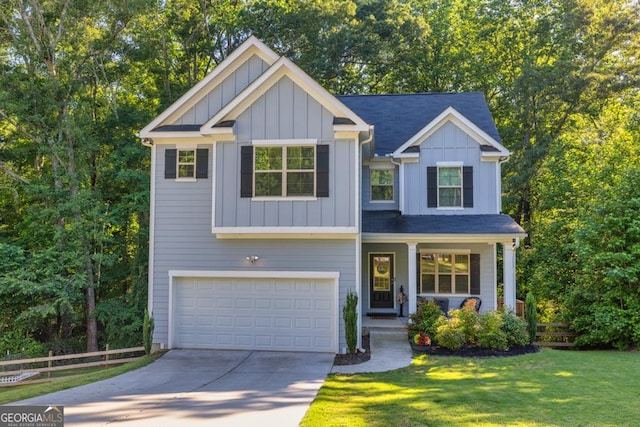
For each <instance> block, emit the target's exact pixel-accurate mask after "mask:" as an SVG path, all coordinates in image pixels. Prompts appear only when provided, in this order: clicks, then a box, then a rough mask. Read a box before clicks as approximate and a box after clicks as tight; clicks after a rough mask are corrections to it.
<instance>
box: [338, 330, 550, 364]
mask: <svg viewBox="0 0 640 427" xmlns="http://www.w3.org/2000/svg"><path fill="white" fill-rule="evenodd" d="M411 347H412V349H413V351H414V353H419V354H430V355H433V356H458V357H507V356H520V355H522V354H529V353H538V352H539V351H540V347H538V346H536V345H531V344H528V345H523V346H517V347H511V348H510V349H509V350H507V351H500V350H490V349H488V348H481V347H465V348H461V349H460V350H449V349H447V348H444V347H438V346H431V347H422V348H419V347H416V346H414V345H413V344H412V345H411ZM362 348H363V350H364V353H362V352H356V353H354V354H336V356H335V359H334V360H333V364H334V365H336V366H343V365H357V364H359V363H364V362H366V361H367V360H369V359H371V347H370V345H369V335H363V336H362Z"/></svg>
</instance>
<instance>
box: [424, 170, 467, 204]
mask: <svg viewBox="0 0 640 427" xmlns="http://www.w3.org/2000/svg"><path fill="white" fill-rule="evenodd" d="M427 207H429V208H442V209H461V208H472V207H473V167H472V166H463V165H462V163H458V162H440V163H438V165H437V166H429V167H427Z"/></svg>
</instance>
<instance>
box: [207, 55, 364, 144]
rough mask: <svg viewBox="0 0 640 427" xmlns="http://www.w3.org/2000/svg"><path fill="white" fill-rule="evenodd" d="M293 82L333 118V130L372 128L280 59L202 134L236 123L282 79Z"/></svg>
mask: <svg viewBox="0 0 640 427" xmlns="http://www.w3.org/2000/svg"><path fill="white" fill-rule="evenodd" d="M285 76H286V77H288V78H290V79H291V80H292V81H293V82H294V83H295V84H296V85H298V86H299V87H301V88H302V89H303V90H304V91H305V92H307V93H308V94H309V95H310V96H311V97H313V98H314V99H315V100H316V101H318V102H319V103H320V104H321V105H322V106H323V107H325V108H326V109H327V110H329V111H330V112H331V114H333V115H334V118H336V119H338V120H335V119H334V126H339V127H341V128H344V129H345V130H347V129H350V130H354V131H359V132H366V131H368V130H369V124H367V123H366V122H365V121H363V120H362V118H360V117H359V116H358V115H356V114H355V113H354V112H353V111H351V110H350V109H349V108H348V107H347V106H346V105H345V104H344V103H342V102H340V100H339V99H338V98H337V97H335V96H334V95H332V94H331V93H329V92H328V91H327V90H326V89H325V88H324V87H322V86H321V85H320V84H319V83H318V82H316V81H315V80H314V79H312V78H311V77H309V75H308V74H307V73H305V72H304V71H303V70H302V69H300V68H299V67H298V66H297V65H296V64H294V63H293V62H292V61H291V60H289V59H287V58H285V57H284V56H283V57H280V58H279V59H278V60H277V61H276V62H275V63H273V64H272V65H271V66H270V67H269V68H268V69H267V70H266V71H265V72H264V73H262V75H260V77H258V78H257V79H255V80H254V81H253V82H252V83H251V84H249V86H247V87H246V88H245V89H244V90H243V91H242V92H240V94H238V95H237V96H236V97H235V98H233V99H232V100H231V101H229V103H228V104H227V105H225V106H224V107H223V108H222V109H221V110H220V111H218V112H217V113H216V114H215V115H214V116H213V117H211V118H210V119H209V120H208V121H207V122H206V123H205V124H203V125H202V127H201V128H200V132H201V133H202V134H203V135H205V134H209V133H212V129H213V128H214V127H215V126H216V125H217V124H218V123H220V122H222V121H229V120H235V119H236V118H237V116H238V115H240V114H241V113H242V112H243V111H245V110H246V109H247V108H249V107H250V106H251V104H253V103H254V102H255V101H256V100H257V99H258V98H259V97H260V96H262V95H263V94H264V93H266V92H267V90H268V89H270V88H271V87H273V86H274V85H275V84H276V83H277V82H278V81H279V80H280V79H282V78H283V77H285Z"/></svg>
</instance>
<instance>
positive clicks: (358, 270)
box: [338, 234, 363, 348]
mask: <svg viewBox="0 0 640 427" xmlns="http://www.w3.org/2000/svg"><path fill="white" fill-rule="evenodd" d="M355 249H356V262H355V271H354V273H355V277H356V286H355V287H356V295H358V304H357V309H358V320H357V325H358V326H357V330H358V348H362V294H363V292H362V239H361V238H360V234H358V237H356V244H355ZM338 307H340V306H339V305H338Z"/></svg>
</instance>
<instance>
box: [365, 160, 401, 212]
mask: <svg viewBox="0 0 640 427" xmlns="http://www.w3.org/2000/svg"><path fill="white" fill-rule="evenodd" d="M399 188H400V178H399V171H398V168H397V167H396V168H395V169H394V171H393V201H392V202H380V201H376V202H372V201H371V172H370V170H369V167H368V166H363V167H362V209H363V210H365V211H375V210H384V211H388V210H399V209H400V189H399Z"/></svg>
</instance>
